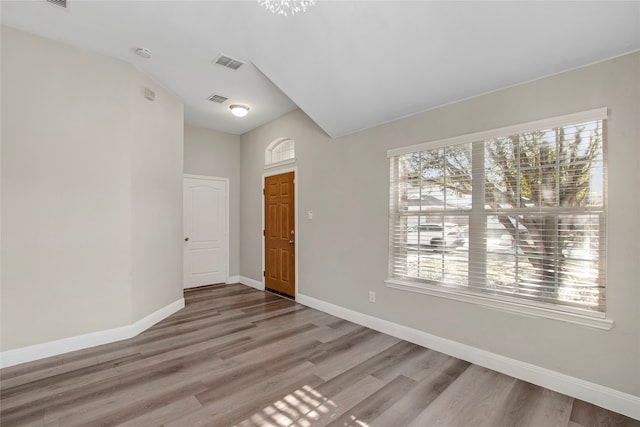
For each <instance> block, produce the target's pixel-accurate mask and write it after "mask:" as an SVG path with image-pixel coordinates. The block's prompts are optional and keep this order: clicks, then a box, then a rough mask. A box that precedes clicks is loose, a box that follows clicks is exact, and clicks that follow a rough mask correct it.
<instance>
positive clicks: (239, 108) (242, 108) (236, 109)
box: [229, 104, 249, 117]
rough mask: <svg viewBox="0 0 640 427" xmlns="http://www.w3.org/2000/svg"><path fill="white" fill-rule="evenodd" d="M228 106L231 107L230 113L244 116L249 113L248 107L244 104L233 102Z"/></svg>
mask: <svg viewBox="0 0 640 427" xmlns="http://www.w3.org/2000/svg"><path fill="white" fill-rule="evenodd" d="M229 108H230V109H231V114H233V115H234V116H236V117H244V116H246V115H247V114H248V113H249V107H247V106H246V105H240V104H233V105H230V106H229Z"/></svg>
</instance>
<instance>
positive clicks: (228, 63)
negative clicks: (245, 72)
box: [215, 55, 244, 70]
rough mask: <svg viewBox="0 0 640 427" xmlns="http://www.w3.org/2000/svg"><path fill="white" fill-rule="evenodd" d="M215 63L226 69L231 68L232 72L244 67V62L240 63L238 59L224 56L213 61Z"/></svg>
mask: <svg viewBox="0 0 640 427" xmlns="http://www.w3.org/2000/svg"><path fill="white" fill-rule="evenodd" d="M215 63H216V64H218V65H222V66H223V67H226V68H231V69H232V70H237V69H238V68H240V67H242V66H243V65H244V62H242V61H240V60H239V59H234V58H231V57H230V56H226V55H220V56H218V57H217V58H216V60H215Z"/></svg>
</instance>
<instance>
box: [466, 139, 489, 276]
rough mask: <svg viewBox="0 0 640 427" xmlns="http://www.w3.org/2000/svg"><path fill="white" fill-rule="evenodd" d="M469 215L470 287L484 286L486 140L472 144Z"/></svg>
mask: <svg viewBox="0 0 640 427" xmlns="http://www.w3.org/2000/svg"><path fill="white" fill-rule="evenodd" d="M471 159H472V163H471V189H472V190H471V191H472V193H471V206H472V208H471V214H470V216H469V267H468V268H469V287H470V288H472V287H477V288H483V287H484V285H485V278H486V272H487V255H486V252H487V247H486V228H487V226H486V224H487V220H486V214H485V212H484V205H485V200H484V199H485V173H484V141H477V142H474V143H473V144H472V154H471Z"/></svg>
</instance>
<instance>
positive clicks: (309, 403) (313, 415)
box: [239, 385, 362, 427]
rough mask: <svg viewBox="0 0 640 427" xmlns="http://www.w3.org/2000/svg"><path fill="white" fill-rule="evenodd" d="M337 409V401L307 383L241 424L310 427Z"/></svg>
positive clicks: (265, 426)
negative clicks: (334, 401)
mask: <svg viewBox="0 0 640 427" xmlns="http://www.w3.org/2000/svg"><path fill="white" fill-rule="evenodd" d="M335 410H336V404H335V403H333V402H332V401H331V400H330V399H327V398H326V397H324V396H322V394H320V393H318V392H317V391H316V390H314V389H313V387H310V386H308V385H305V386H304V387H302V388H299V389H298V390H296V391H294V392H293V393H290V394H288V395H286V396H284V397H283V398H281V399H279V400H277V401H275V402H273V403H272V404H270V405H269V406H267V407H265V408H264V409H262V411H260V412H258V413H255V414H253V415H252V416H251V417H249V419H248V420H246V421H249V422H250V424H247V423H240V424H239V425H241V426H244V425H257V426H264V427H267V426H269V427H271V426H273V427H285V426H299V427H310V426H312V425H313V423H314V421H317V420H318V419H320V417H322V416H323V415H327V414H330V413H331V412H332V411H335ZM358 425H362V424H358Z"/></svg>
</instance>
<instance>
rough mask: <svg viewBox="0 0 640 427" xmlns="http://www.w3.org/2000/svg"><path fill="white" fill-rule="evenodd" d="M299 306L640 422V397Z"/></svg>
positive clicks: (350, 315)
mask: <svg viewBox="0 0 640 427" xmlns="http://www.w3.org/2000/svg"><path fill="white" fill-rule="evenodd" d="M296 302H298V303H300V304H303V305H306V306H308V307H311V308H315V309H317V310H320V311H323V312H325V313H329V314H331V315H333V316H336V317H340V318H341V319H345V320H348V321H350V322H353V323H357V324H359V325H362V326H366V327H368V328H371V329H374V330H376V331H380V332H383V333H385V334H388V335H391V336H394V337H396V338H400V339H403V340H405V341H409V342H412V343H414V344H418V345H420V346H423V347H427V348H430V349H432V350H436V351H439V352H441V353H445V354H448V355H450V356H453V357H457V358H458V359H462V360H466V361H468V362H471V363H475V364H476V365H479V366H483V367H485V368H489V369H492V370H494V371H498V372H501V373H503V374H506V375H509V376H512V377H515V378H518V379H521V380H523V381H527V382H530V383H533V384H536V385H539V386H541V387H545V388H548V389H550V390H553V391H557V392H559V393H563V394H566V395H568V396H571V397H574V398H577V399H580V400H584V401H586V402H590V403H593V404H594V405H598V406H601V407H603V408H606V409H609V410H612V411H615V412H618V413H620V414H623V415H626V416H628V417H632V418H635V419H637V420H640V397H638V396H634V395H631V394H628V393H624V392H621V391H618V390H614V389H612V388H609V387H605V386H602V385H599V384H595V383H592V382H589V381H585V380H582V379H579V378H575V377H571V376H569V375H565V374H561V373H559V372H555V371H552V370H550V369H546V368H542V367H540V366H536V365H532V364H529V363H526V362H522V361H519V360H516V359H511V358H509V357H505V356H501V355H499V354H495V353H491V352H488V351H485V350H481V349H478V348H475V347H471V346H468V345H465V344H461V343H458V342H455V341H451V340H447V339H444V338H441V337H438V336H435V335H431V334H429V333H427V332H424V331H420V330H418V329H413V328H410V327H407V326H403V325H399V324H397V323H393V322H389V321H387V320H383V319H379V318H377V317H373V316H369V315H367V314H363V313H360V312H357V311H354V310H350V309H347V308H344V307H340V306H338V305H334V304H331V303H328V302H325V301H321V300H318V299H316V298H313V297H310V296H307V295H303V294H297V295H296Z"/></svg>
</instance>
